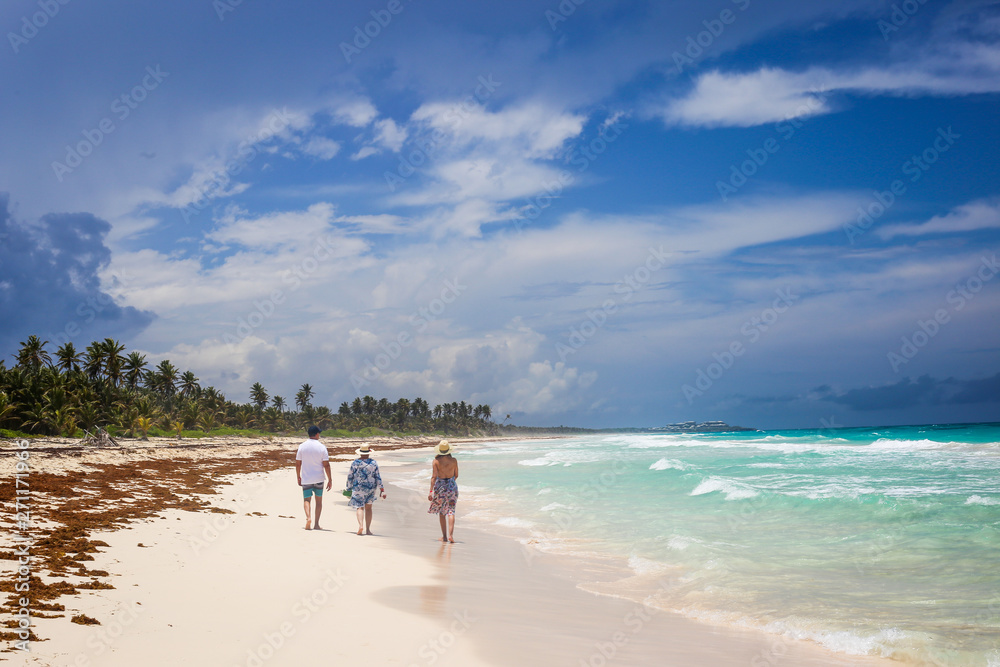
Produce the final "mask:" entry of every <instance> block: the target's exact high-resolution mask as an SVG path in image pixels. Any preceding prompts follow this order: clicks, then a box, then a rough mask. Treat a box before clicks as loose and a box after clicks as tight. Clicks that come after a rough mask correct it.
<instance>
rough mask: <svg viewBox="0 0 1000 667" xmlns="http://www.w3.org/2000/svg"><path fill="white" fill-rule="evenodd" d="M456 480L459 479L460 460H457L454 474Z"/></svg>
mask: <svg viewBox="0 0 1000 667" xmlns="http://www.w3.org/2000/svg"><path fill="white" fill-rule="evenodd" d="M452 477H454V478H455V479H456V480H457V479H458V461H455V474H454V475H452Z"/></svg>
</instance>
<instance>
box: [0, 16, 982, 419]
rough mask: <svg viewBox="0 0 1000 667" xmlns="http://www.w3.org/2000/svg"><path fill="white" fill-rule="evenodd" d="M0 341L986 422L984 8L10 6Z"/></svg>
mask: <svg viewBox="0 0 1000 667" xmlns="http://www.w3.org/2000/svg"><path fill="white" fill-rule="evenodd" d="M0 31H2V33H3V34H4V44H0V100H2V101H0V128H2V130H0V144H2V150H0V351H2V354H3V356H4V358H5V359H6V361H7V365H8V366H10V365H12V364H13V355H14V354H15V353H16V351H17V349H18V347H19V343H20V342H21V341H24V340H25V339H26V338H27V337H28V336H29V335H32V334H36V335H39V336H40V337H41V338H42V339H43V340H47V341H49V345H48V349H49V350H50V351H53V352H54V350H55V348H56V347H57V346H58V345H60V344H62V343H65V342H67V341H72V342H73V343H74V344H75V345H76V346H77V347H78V348H83V347H85V346H86V345H87V344H89V342H91V341H92V340H100V339H103V338H104V337H112V338H115V339H117V340H120V341H121V342H122V343H123V344H125V345H126V346H127V348H128V349H129V350H139V351H141V352H142V353H144V354H146V355H147V359H148V360H149V361H151V362H153V363H155V362H158V361H159V360H162V359H170V361H171V362H172V363H173V364H174V365H175V366H177V367H179V368H180V369H182V370H191V371H193V372H194V373H195V375H196V376H197V377H198V378H199V379H200V382H201V384H202V385H203V386H209V385H212V386H215V387H216V388H218V389H220V390H221V391H223V392H224V393H225V394H226V395H227V397H228V398H230V399H231V400H235V401H240V402H245V401H248V400H249V388H250V385H251V384H253V383H254V382H261V383H262V384H263V385H264V386H265V387H266V389H267V390H268V391H269V393H271V394H272V395H274V394H278V395H281V396H284V397H285V398H286V401H288V402H291V401H290V400H289V399H290V398H292V397H294V395H295V392H296V391H297V389H298V388H299V386H300V385H301V384H302V383H306V382H308V383H310V384H311V385H312V386H313V387H314V389H315V391H316V397H315V399H314V403H316V404H325V405H329V406H331V407H333V408H334V409H335V408H336V407H337V406H338V405H339V404H340V403H341V402H342V401H351V400H352V399H353V398H354V397H355V396H363V395H372V396H375V397H377V398H381V397H386V398H388V399H390V400H393V401H394V400H396V399H397V398H400V397H406V398H410V399H412V398H415V397H418V396H419V397H422V398H424V399H426V400H427V401H428V402H429V403H430V404H431V405H434V404H435V403H442V402H452V401H461V400H465V401H467V402H470V403H473V404H480V403H486V404H489V405H490V406H492V409H493V415H494V417H496V418H497V420H498V421H500V420H502V419H503V418H505V417H506V415H507V414H510V415H511V419H510V422H513V423H518V424H526V425H542V426H557V425H573V426H583V427H597V428H601V427H608V428H610V427H626V426H639V427H652V426H660V425H664V424H668V423H674V422H680V421H688V420H697V421H705V420H724V421H727V422H729V423H731V424H740V425H744V426H751V427H758V428H830V427H836V426H861V425H888V424H922V423H931V422H937V423H942V422H970V421H995V420H996V419H997V418H998V416H1000V340H998V336H997V331H998V328H1000V278H998V277H997V273H998V272H1000V266H998V265H997V257H996V253H997V251H998V250H1000V169H998V160H1000V123H998V122H997V120H998V115H1000V114H998V111H1000V95H998V93H1000V3H998V2H985V1H968V2H945V1H943V0H905V1H903V2H891V3H890V2H884V1H873V0H837V2H833V1H830V0H817V1H815V2H808V3H804V2H798V1H796V2H792V1H791V0H774V1H772V2H768V3H764V2H761V1H760V0H714V1H711V2H641V1H638V0H636V1H621V2H600V1H598V0H562V1H561V2H559V1H556V0H553V1H551V2H546V1H543V0H536V1H534V2H525V1H518V0H509V1H507V2H502V3H459V2H453V1H444V0H375V1H370V0H363V1H358V0H355V1H353V2H331V1H323V2H319V1H310V0H304V1H302V2H295V3H277V2H263V1H261V0H246V1H242V0H214V1H213V0H176V1H174V2H170V3H136V2H122V1H118V0H106V1H105V2H101V3H86V2H79V1H73V0H34V1H29V0H8V1H7V2H5V3H3V5H2V7H0Z"/></svg>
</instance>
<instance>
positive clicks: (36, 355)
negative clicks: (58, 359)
mask: <svg viewBox="0 0 1000 667" xmlns="http://www.w3.org/2000/svg"><path fill="white" fill-rule="evenodd" d="M48 344H49V341H47V340H44V341H43V340H42V339H41V338H39V337H38V336H28V340H26V341H22V342H21V349H20V350H19V351H18V353H17V357H16V358H17V365H18V366H20V367H21V368H26V369H28V370H31V371H35V372H37V371H38V370H39V369H40V368H41V367H42V366H50V365H51V364H52V357H51V355H49V353H48V352H47V351H46V350H45V346H46V345H48Z"/></svg>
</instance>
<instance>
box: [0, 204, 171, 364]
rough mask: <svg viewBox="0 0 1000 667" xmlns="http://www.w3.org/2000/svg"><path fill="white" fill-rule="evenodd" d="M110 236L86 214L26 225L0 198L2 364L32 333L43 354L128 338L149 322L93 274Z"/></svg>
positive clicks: (105, 256)
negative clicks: (119, 301)
mask: <svg viewBox="0 0 1000 667" xmlns="http://www.w3.org/2000/svg"><path fill="white" fill-rule="evenodd" d="M110 229H111V226H110V225H109V224H108V223H107V222H105V221H104V220H100V219H98V218H96V217H94V216H93V215H91V214H89V213H59V214H50V215H46V216H43V217H42V218H41V220H39V222H38V224H36V225H26V224H23V223H21V222H19V221H17V220H15V219H14V218H13V216H11V214H10V210H9V204H8V198H7V196H6V195H0V314H2V318H3V319H2V324H0V355H2V356H3V357H4V358H9V356H10V355H12V354H14V353H15V352H16V351H17V347H18V344H19V342H20V341H22V340H24V339H25V338H27V337H28V336H29V335H32V334H35V335H38V336H39V337H41V338H42V340H48V341H50V346H49V348H48V349H49V350H50V351H55V348H56V346H58V345H61V344H62V343H65V342H67V341H73V343H74V344H76V346H77V347H78V348H81V347H82V346H85V345H87V344H89V343H90V342H91V341H92V340H95V339H101V338H104V337H106V336H111V337H113V338H123V337H125V336H127V335H131V334H133V333H136V332H138V331H140V330H142V329H143V328H145V327H146V326H147V325H148V324H149V323H150V322H151V321H152V320H153V314H152V313H149V312H145V311H140V310H137V309H136V308H133V307H131V306H129V307H126V308H122V307H121V306H118V305H117V304H116V303H115V302H114V300H113V299H112V298H111V296H110V295H108V294H107V293H106V292H104V291H102V290H101V285H100V279H99V278H98V273H99V272H100V271H101V270H102V269H104V268H105V267H106V266H107V265H108V263H109V262H110V261H111V251H110V250H109V249H108V248H107V246H105V245H104V237H105V235H106V234H107V233H108V231H109V230H110ZM122 279H124V280H127V277H124V276H123V277H122Z"/></svg>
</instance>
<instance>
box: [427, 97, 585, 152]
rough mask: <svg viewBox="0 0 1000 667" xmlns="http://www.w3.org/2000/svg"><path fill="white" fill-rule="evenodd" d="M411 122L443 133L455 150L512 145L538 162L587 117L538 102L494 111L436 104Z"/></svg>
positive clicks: (559, 144)
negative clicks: (483, 145) (467, 147)
mask: <svg viewBox="0 0 1000 667" xmlns="http://www.w3.org/2000/svg"><path fill="white" fill-rule="evenodd" d="M411 120H413V121H415V122H417V123H423V124H426V125H427V126H428V127H430V128H432V129H434V130H438V131H439V132H442V133H444V136H445V137H447V139H446V141H447V142H449V143H450V144H451V146H452V147H459V146H468V145H470V144H471V145H482V144H489V145H491V146H495V147H502V146H503V145H504V144H506V143H507V142H511V143H512V144H513V147H514V148H516V150H517V151H518V152H519V153H520V154H521V155H523V156H524V157H525V158H529V159H539V158H551V157H553V156H554V155H555V154H556V152H557V151H558V150H559V149H561V148H562V147H563V145H565V143H566V142H567V141H568V140H569V139H571V138H573V137H575V136H578V135H579V134H580V132H581V131H582V130H583V124H584V122H585V121H586V117H585V116H582V115H579V114H572V113H565V112H563V111H560V110H559V109H554V108H551V107H548V106H545V105H542V104H539V103H525V104H522V105H519V106H514V107H510V108H507V109H502V110H500V111H495V112H491V111H487V110H486V109H485V108H483V107H481V106H471V105H464V104H445V103H441V102H435V103H430V104H425V105H423V106H421V107H420V108H419V109H417V110H416V111H414V112H413V116H412V118H411Z"/></svg>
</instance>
